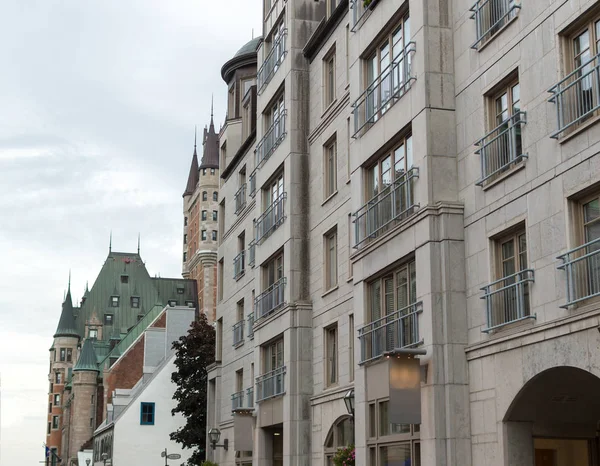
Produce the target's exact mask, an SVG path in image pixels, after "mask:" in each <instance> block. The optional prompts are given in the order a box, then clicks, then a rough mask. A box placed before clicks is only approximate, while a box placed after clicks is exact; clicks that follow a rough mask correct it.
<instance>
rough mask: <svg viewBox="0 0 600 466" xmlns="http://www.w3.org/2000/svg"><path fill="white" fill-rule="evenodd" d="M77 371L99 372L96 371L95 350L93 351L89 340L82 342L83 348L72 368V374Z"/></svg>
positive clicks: (92, 345)
mask: <svg viewBox="0 0 600 466" xmlns="http://www.w3.org/2000/svg"><path fill="white" fill-rule="evenodd" d="M77 371H93V372H100V371H99V370H98V362H97V359H96V350H94V344H93V343H92V339H91V338H86V340H85V341H84V342H83V348H81V354H80V355H79V359H78V360H77V364H75V367H74V368H73V372H77Z"/></svg>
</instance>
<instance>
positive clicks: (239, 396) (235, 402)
mask: <svg viewBox="0 0 600 466" xmlns="http://www.w3.org/2000/svg"><path fill="white" fill-rule="evenodd" d="M243 407H244V390H242V391H239V392H235V393H234V394H233V395H231V410H232V411H236V410H238V409H242V408H243Z"/></svg>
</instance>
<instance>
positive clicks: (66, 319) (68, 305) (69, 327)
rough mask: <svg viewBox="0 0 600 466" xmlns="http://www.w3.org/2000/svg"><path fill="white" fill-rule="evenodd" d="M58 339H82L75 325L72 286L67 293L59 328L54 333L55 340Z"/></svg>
mask: <svg viewBox="0 0 600 466" xmlns="http://www.w3.org/2000/svg"><path fill="white" fill-rule="evenodd" d="M56 337H77V338H81V337H80V336H79V332H78V331H77V326H76V325H75V316H74V315H73V302H72V300H71V286H70V285H69V290H68V291H67V296H66V298H65V302H64V303H63V305H62V312H61V314H60V320H59V321H58V327H57V328H56V332H55V333H54V338H56Z"/></svg>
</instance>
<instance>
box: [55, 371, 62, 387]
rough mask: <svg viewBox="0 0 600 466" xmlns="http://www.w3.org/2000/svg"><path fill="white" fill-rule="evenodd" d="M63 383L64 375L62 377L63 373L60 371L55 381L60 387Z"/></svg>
mask: <svg viewBox="0 0 600 466" xmlns="http://www.w3.org/2000/svg"><path fill="white" fill-rule="evenodd" d="M62 382H63V375H62V372H60V371H58V372H57V373H56V379H55V383H56V384H57V385H60V384H61V383H62Z"/></svg>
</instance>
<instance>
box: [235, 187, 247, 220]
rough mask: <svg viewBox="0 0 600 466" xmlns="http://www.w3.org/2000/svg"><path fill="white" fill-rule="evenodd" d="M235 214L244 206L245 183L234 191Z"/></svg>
mask: <svg viewBox="0 0 600 466" xmlns="http://www.w3.org/2000/svg"><path fill="white" fill-rule="evenodd" d="M234 198H235V214H236V215H238V214H239V213H240V212H241V211H242V210H244V207H246V183H244V184H243V185H242V186H241V187H240V189H238V190H237V192H236V193H235V196H234Z"/></svg>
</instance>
